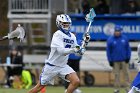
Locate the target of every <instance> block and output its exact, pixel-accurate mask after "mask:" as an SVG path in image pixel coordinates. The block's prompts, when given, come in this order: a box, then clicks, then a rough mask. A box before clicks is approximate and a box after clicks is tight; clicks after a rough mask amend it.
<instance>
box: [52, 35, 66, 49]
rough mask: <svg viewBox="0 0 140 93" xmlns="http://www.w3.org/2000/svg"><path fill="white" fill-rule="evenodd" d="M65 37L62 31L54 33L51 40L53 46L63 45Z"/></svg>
mask: <svg viewBox="0 0 140 93" xmlns="http://www.w3.org/2000/svg"><path fill="white" fill-rule="evenodd" d="M63 46H64V44H63V39H62V36H61V34H60V33H54V34H53V38H52V41H51V47H56V48H57V47H63Z"/></svg>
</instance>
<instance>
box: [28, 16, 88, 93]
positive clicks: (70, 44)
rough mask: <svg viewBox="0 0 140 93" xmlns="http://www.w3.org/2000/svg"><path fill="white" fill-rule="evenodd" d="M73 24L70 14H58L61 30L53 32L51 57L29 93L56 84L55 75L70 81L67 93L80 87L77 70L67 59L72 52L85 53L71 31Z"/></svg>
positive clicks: (35, 92) (57, 23)
mask: <svg viewBox="0 0 140 93" xmlns="http://www.w3.org/2000/svg"><path fill="white" fill-rule="evenodd" d="M71 24H72V22H71V18H70V17H69V16H68V15H66V14H60V15H57V17H56V25H57V27H58V29H59V30H57V31H56V32H55V33H54V34H53V37H52V41H51V52H50V55H49V58H48V59H46V60H45V66H44V68H43V70H42V73H41V75H40V79H39V82H38V83H37V85H36V86H35V87H34V88H32V89H31V90H30V91H29V92H28V93H38V92H39V91H40V90H41V89H42V88H44V87H45V86H46V85H48V84H54V77H55V76H59V77H61V78H62V79H64V80H66V81H68V82H70V84H69V86H68V88H67V91H66V92H65V93H73V91H74V90H75V89H76V88H77V87H78V85H79V83H80V80H79V78H78V76H77V74H76V72H75V71H74V70H73V69H72V68H71V67H70V66H68V65H67V60H68V56H69V54H70V53H76V54H78V55H83V54H84V52H85V48H83V47H82V48H81V47H80V46H79V45H78V44H77V41H76V37H75V35H74V34H73V33H71V32H70V29H71Z"/></svg>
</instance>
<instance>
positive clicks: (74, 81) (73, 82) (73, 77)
mask: <svg viewBox="0 0 140 93" xmlns="http://www.w3.org/2000/svg"><path fill="white" fill-rule="evenodd" d="M66 79H68V80H69V81H70V83H69V86H68V88H67V92H66V93H73V91H74V90H75V89H76V88H77V87H78V86H79V84H80V80H79V78H78V76H77V74H76V72H73V73H70V74H68V75H67V76H66Z"/></svg>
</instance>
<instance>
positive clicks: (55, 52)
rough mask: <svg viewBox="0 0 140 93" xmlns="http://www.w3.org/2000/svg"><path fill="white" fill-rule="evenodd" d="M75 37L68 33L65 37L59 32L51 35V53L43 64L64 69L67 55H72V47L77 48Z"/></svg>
mask: <svg viewBox="0 0 140 93" xmlns="http://www.w3.org/2000/svg"><path fill="white" fill-rule="evenodd" d="M77 45H78V44H77V41H76V37H75V35H74V34H73V33H71V32H70V34H69V35H66V34H65V33H63V32H62V31H60V30H57V31H56V32H55V33H54V34H53V38H52V41H51V52H50V55H49V58H48V59H47V60H46V61H45V63H50V64H52V65H56V66H60V67H64V66H65V65H66V64H67V60H68V54H70V53H74V49H73V48H74V47H75V46H77Z"/></svg>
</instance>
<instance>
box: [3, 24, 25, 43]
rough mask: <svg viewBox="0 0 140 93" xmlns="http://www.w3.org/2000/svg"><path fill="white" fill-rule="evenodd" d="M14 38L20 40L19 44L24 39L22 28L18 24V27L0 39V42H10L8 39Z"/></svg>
mask: <svg viewBox="0 0 140 93" xmlns="http://www.w3.org/2000/svg"><path fill="white" fill-rule="evenodd" d="M14 38H18V39H20V42H22V41H23V40H24V38H25V30H24V29H23V27H21V26H20V24H18V27H17V28H16V29H15V30H14V31H12V32H10V33H8V35H6V36H4V37H2V38H1V39H0V41H3V40H6V39H9V40H10V39H14Z"/></svg>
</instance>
